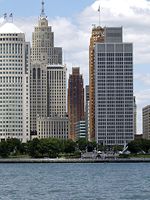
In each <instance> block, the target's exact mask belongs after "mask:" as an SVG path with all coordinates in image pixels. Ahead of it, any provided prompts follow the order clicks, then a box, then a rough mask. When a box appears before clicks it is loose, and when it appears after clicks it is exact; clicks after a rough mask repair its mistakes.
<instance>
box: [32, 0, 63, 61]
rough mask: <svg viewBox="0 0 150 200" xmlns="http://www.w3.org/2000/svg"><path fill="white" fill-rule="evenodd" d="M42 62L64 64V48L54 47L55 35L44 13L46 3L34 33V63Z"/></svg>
mask: <svg viewBox="0 0 150 200" xmlns="http://www.w3.org/2000/svg"><path fill="white" fill-rule="evenodd" d="M34 61H36V62H37V61H42V62H45V64H62V48H61V47H55V46H54V33H53V32H52V27H51V26H49V25H48V20H47V17H46V15H45V12H44V1H42V10H41V15H40V17H39V21H38V26H36V27H35V28H34V32H33V33H32V62H34Z"/></svg>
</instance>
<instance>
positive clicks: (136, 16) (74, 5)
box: [0, 0, 150, 133]
mask: <svg viewBox="0 0 150 200" xmlns="http://www.w3.org/2000/svg"><path fill="white" fill-rule="evenodd" d="M99 5H100V6H101V25H102V26H122V27H123V32H124V35H123V36H124V37H123V39H124V41H125V42H133V44H134V94H135V96H136V101H137V106H138V107H137V112H138V133H141V131H142V128H141V127H142V120H141V118H142V117H141V116H142V107H144V106H145V105H148V104H150V64H149V63H150V2H149V1H148V0H45V13H46V15H47V16H48V19H49V25H51V26H52V28H53V31H54V32H55V45H56V46H61V47H63V50H64V62H65V63H66V64H67V67H68V73H70V72H71V68H72V67H73V66H79V67H80V68H81V73H82V74H83V76H84V80H85V81H84V82H85V84H88V45H89V38H90V33H91V29H92V24H98V19H99V18H98V12H97V10H98V7H99ZM0 7H1V13H0V16H1V18H0V22H1V21H2V16H3V14H4V13H13V14H14V23H15V24H16V25H18V26H19V27H20V28H21V29H22V30H23V31H24V32H25V33H26V38H27V40H30V41H31V33H32V31H33V27H34V26H35V25H37V21H38V16H39V15H40V10H41V0H0Z"/></svg>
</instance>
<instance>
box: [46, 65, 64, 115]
mask: <svg viewBox="0 0 150 200" xmlns="http://www.w3.org/2000/svg"><path fill="white" fill-rule="evenodd" d="M66 72H67V69H66V66H63V65H48V66H47V116H48V117H64V116H66Z"/></svg>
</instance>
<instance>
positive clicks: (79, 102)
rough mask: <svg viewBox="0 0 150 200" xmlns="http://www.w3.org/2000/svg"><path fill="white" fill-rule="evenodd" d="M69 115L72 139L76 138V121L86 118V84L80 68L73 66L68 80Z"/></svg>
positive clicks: (70, 136)
mask: <svg viewBox="0 0 150 200" xmlns="http://www.w3.org/2000/svg"><path fill="white" fill-rule="evenodd" d="M68 117H69V120H70V135H69V138H70V139H73V140H74V139H75V123H76V122H78V121H82V120H84V86H83V78H82V75H81V74H80V68H78V67H75V68H72V74H70V75H69V80H68Z"/></svg>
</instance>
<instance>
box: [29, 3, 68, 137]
mask: <svg viewBox="0 0 150 200" xmlns="http://www.w3.org/2000/svg"><path fill="white" fill-rule="evenodd" d="M31 54H32V60H31V76H30V79H31V80H30V82H31V87H30V91H31V98H30V102H31V109H30V110H31V112H30V116H31V117H30V118H31V132H32V134H36V133H37V119H38V118H43V117H56V116H59V117H64V115H66V67H65V66H63V65H62V48H60V47H55V46H54V33H53V32H52V28H51V26H48V20H47V17H46V15H45V12H44V1H42V9H41V14H40V17H39V21H38V26H36V27H35V30H34V32H33V34H32V51H31Z"/></svg>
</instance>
